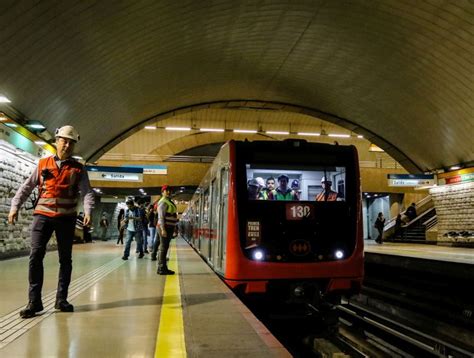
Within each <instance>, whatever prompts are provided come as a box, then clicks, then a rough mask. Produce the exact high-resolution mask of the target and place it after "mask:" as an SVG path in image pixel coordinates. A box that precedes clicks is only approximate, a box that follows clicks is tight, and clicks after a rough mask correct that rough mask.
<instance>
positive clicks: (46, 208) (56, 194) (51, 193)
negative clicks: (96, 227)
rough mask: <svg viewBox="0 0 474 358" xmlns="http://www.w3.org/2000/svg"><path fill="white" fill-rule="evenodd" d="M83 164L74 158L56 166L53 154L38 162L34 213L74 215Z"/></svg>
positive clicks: (54, 215)
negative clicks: (37, 186) (38, 195)
mask: <svg viewBox="0 0 474 358" xmlns="http://www.w3.org/2000/svg"><path fill="white" fill-rule="evenodd" d="M82 170H83V166H82V164H81V163H79V162H76V161H75V160H67V161H65V162H63V164H62V165H61V169H59V168H58V166H57V164H56V161H55V160H54V156H51V157H47V158H43V159H40V160H39V163H38V176H39V177H38V182H39V186H40V197H39V199H38V203H37V205H36V207H35V211H34V214H41V215H46V216H49V217H59V216H74V215H76V206H77V201H78V192H79V178H80V175H81V172H82Z"/></svg>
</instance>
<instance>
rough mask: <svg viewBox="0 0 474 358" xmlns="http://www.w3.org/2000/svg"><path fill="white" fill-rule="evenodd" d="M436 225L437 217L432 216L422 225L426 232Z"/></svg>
mask: <svg viewBox="0 0 474 358" xmlns="http://www.w3.org/2000/svg"><path fill="white" fill-rule="evenodd" d="M436 224H438V217H437V216H436V215H434V216H432V217H431V218H429V219H428V220H426V221H425V222H424V223H422V225H424V226H425V228H426V230H429V229H431V228H432V227H433V226H435V225H436Z"/></svg>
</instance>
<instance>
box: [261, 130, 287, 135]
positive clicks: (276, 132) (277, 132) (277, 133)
mask: <svg viewBox="0 0 474 358" xmlns="http://www.w3.org/2000/svg"><path fill="white" fill-rule="evenodd" d="M265 133H267V134H276V135H289V134H290V132H279V131H265Z"/></svg>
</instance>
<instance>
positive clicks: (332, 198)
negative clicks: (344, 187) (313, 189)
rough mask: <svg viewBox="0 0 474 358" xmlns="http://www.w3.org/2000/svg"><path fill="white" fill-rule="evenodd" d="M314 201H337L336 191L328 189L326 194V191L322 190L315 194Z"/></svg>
mask: <svg viewBox="0 0 474 358" xmlns="http://www.w3.org/2000/svg"><path fill="white" fill-rule="evenodd" d="M316 201H337V193H336V192H335V191H330V192H329V193H327V195H326V192H325V191H322V192H321V193H319V194H318V195H316Z"/></svg>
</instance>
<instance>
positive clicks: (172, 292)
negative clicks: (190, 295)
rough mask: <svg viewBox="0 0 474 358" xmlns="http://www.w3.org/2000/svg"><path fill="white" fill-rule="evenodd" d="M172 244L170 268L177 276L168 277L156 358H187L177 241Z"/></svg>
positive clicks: (164, 291)
mask: <svg viewBox="0 0 474 358" xmlns="http://www.w3.org/2000/svg"><path fill="white" fill-rule="evenodd" d="M171 242H172V244H171V245H170V251H171V252H170V260H169V261H168V267H169V268H170V270H173V271H175V274H174V275H169V276H166V281H165V288H164V290H163V303H162V304H161V315H160V325H159V327H158V334H157V337H156V347H155V358H157V357H160V358H163V357H173V358H174V357H186V344H185V341H184V324H183V309H182V306H181V290H180V288H179V275H178V259H177V255H176V240H172V241H171Z"/></svg>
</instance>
